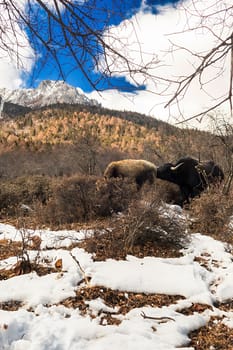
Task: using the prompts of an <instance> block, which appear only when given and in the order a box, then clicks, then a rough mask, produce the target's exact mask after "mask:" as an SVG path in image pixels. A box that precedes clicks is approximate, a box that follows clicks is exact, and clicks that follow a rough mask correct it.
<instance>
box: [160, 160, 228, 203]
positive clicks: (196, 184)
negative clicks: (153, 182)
mask: <svg viewBox="0 0 233 350" xmlns="http://www.w3.org/2000/svg"><path fill="white" fill-rule="evenodd" d="M157 177H158V178H159V179H162V180H166V181H169V182H173V183H175V184H177V185H178V186H179V188H180V193H181V199H180V201H179V202H177V203H176V204H179V205H181V206H183V204H184V203H185V202H187V203H189V202H190V199H191V198H194V197H196V196H198V195H200V194H201V192H202V191H204V190H205V189H206V188H207V187H208V186H209V185H210V184H218V183H220V182H221V181H222V180H223V179H224V173H223V171H222V169H221V168H220V167H219V166H218V165H217V164H215V163H214V162H213V161H211V160H210V161H204V162H198V160H196V159H194V158H191V157H185V158H181V159H179V160H178V161H177V162H176V163H175V164H172V163H166V164H163V165H162V166H160V167H158V169H157Z"/></svg>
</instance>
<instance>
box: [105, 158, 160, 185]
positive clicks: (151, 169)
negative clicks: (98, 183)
mask: <svg viewBox="0 0 233 350" xmlns="http://www.w3.org/2000/svg"><path fill="white" fill-rule="evenodd" d="M156 173H157V167H156V166H155V165H154V164H153V163H151V162H149V161H147V160H143V159H124V160H119V161H116V162H111V163H110V164H109V165H108V166H107V168H106V170H105V172H104V177H105V178H106V179H109V178H111V177H122V178H125V177H129V178H132V179H133V180H134V181H135V182H136V184H137V188H138V189H140V188H141V187H142V185H143V184H144V183H145V182H146V181H149V183H150V184H153V183H154V180H155V178H156Z"/></svg>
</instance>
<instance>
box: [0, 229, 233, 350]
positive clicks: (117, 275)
mask: <svg viewBox="0 0 233 350" xmlns="http://www.w3.org/2000/svg"><path fill="white" fill-rule="evenodd" d="M21 233H22V232H21ZM21 233H20V231H17V230H16V229H15V228H14V227H13V226H10V225H5V224H0V239H11V240H13V241H17V240H20V239H21ZM31 234H32V235H38V236H40V237H41V239H42V243H41V249H42V250H41V252H40V263H43V264H44V265H50V266H54V264H55V263H56V261H58V260H59V259H62V260H61V261H62V270H61V271H58V272H55V273H51V274H48V275H44V276H41V277H39V276H38V275H37V274H36V273H35V272H32V273H29V274H25V275H19V276H15V277H12V278H9V279H7V280H2V281H0V303H4V302H8V301H20V302H22V303H23V306H22V307H20V308H19V309H18V310H17V311H4V310H0V349H2V350H5V349H7V350H8V349H9V350H25V349H27V350H109V349H110V348H111V350H121V349H126V350H142V349H143V350H150V349H153V350H172V349H176V348H177V347H179V348H180V349H183V350H185V349H193V348H191V347H189V346H188V344H189V337H188V334H189V333H190V332H191V331H193V330H195V329H198V328H200V327H202V326H204V325H205V324H206V323H207V322H208V320H209V319H210V317H211V316H224V322H225V324H227V326H228V327H232V328H233V312H225V311H221V310H220V309H218V308H217V307H215V306H214V305H217V303H218V302H225V301H227V300H229V299H231V298H233V263H232V258H233V257H232V255H231V254H230V253H228V252H227V249H226V247H225V245H224V244H223V243H222V242H218V241H215V240H214V239H212V238H210V237H207V236H204V235H201V234H194V235H192V237H191V240H190V243H189V246H188V247H187V249H185V250H184V252H183V256H182V257H180V258H170V259H162V258H156V257H145V258H143V259H139V258H136V257H133V256H128V258H127V260H126V261H115V260H108V261H104V262H95V261H93V259H92V256H91V255H90V254H88V253H87V252H85V251H84V250H83V249H80V248H77V247H76V248H73V249H72V250H67V249H66V248H67V247H68V246H70V244H71V243H72V242H76V241H77V240H82V239H85V237H87V236H88V235H91V234H92V232H91V231H80V232H77V231H59V232H54V231H49V230H47V231H46V230H44V231H43V230H41V231H37V232H35V231H33V232H31ZM36 254H37V252H35V251H30V257H31V259H33V258H34V257H35V256H36ZM77 261H78V263H79V264H78V263H77ZM16 262H17V259H16V258H15V257H10V258H8V259H5V260H1V261H0V269H10V268H11V267H12V266H13V265H14V264H15V263H16ZM80 267H81V269H80ZM84 275H85V277H88V282H87V279H86V282H85V281H84V282H82V283H80V282H81V281H82V280H83V278H84ZM85 283H89V286H103V287H108V288H111V289H113V290H119V291H122V292H123V293H125V296H126V297H127V293H129V292H136V293H161V294H168V295H178V296H180V299H179V300H178V302H176V303H174V304H171V305H169V306H163V307H161V308H159V307H152V306H147V307H143V308H134V309H132V310H131V311H130V312H128V313H127V314H125V315H123V314H118V313H117V308H110V307H109V306H107V305H106V304H105V303H104V300H103V299H101V297H99V298H97V299H95V300H93V301H89V302H88V304H89V306H88V307H89V312H88V313H87V314H85V315H82V313H81V312H80V311H79V309H77V308H76V309H73V308H67V307H65V306H62V305H59V302H61V301H62V300H64V299H65V298H68V297H73V296H75V295H76V291H77V289H79V288H81V287H83V286H84V285H85ZM193 303H201V304H207V305H210V306H211V307H210V308H208V309H207V308H206V309H205V310H204V311H203V312H194V313H193V314H192V315H185V314H182V313H180V312H179V311H180V310H182V309H184V308H188V307H190V306H191V305H192V304H193ZM104 312H109V313H111V315H112V317H114V318H116V319H118V320H119V321H120V322H119V325H109V324H107V323H106V324H103V323H101V322H100V319H101V315H102V314H103V313H104ZM143 314H144V315H146V316H148V317H147V318H143V317H142V315H143ZM156 317H158V318H159V317H166V319H164V322H161V320H156V319H155V318H156Z"/></svg>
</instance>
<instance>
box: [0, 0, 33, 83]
mask: <svg viewBox="0 0 233 350" xmlns="http://www.w3.org/2000/svg"><path fill="white" fill-rule="evenodd" d="M24 5H25V0H21V1H18V2H17V6H18V8H19V7H20V9H21V11H23V10H24ZM9 6H11V5H10V4H9ZM0 13H1V17H0V25H1V29H2V28H6V30H5V31H1V45H0V62H1V64H0V87H5V88H9V89H14V88H18V87H19V86H21V85H23V75H24V74H25V73H29V72H30V70H31V69H32V66H33V64H34V52H33V50H32V48H31V46H30V43H29V40H28V38H27V36H26V34H25V33H24V31H23V30H22V29H21V28H20V27H19V25H18V24H17V22H16V21H15V19H14V16H12V13H10V12H8V10H7V9H6V6H5V5H4V4H1V5H0ZM9 15H11V16H12V17H11V18H10V17H9ZM4 44H7V50H6V49H4V47H5V45H4ZM5 48H6V47H5Z"/></svg>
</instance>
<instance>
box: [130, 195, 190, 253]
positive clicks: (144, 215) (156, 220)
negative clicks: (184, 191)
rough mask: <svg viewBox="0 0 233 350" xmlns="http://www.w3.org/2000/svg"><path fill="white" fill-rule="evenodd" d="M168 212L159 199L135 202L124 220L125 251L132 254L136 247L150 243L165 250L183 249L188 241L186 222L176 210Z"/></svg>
mask: <svg viewBox="0 0 233 350" xmlns="http://www.w3.org/2000/svg"><path fill="white" fill-rule="evenodd" d="M176 209H178V208H176ZM168 210H169V208H166V207H163V206H162V205H161V200H160V199H158V198H157V199H154V200H152V201H150V202H148V201H147V202H145V201H142V200H141V201H136V202H133V203H132V205H131V206H130V207H129V209H128V211H127V214H126V215H125V216H124V218H123V229H124V236H125V249H126V250H127V251H128V252H131V251H132V248H133V246H134V245H137V244H140V245H144V244H145V243H146V242H148V241H150V242H155V243H156V245H158V246H161V247H163V248H165V249H166V247H167V248H169V249H171V248H172V249H175V250H179V249H180V248H181V247H183V246H184V244H186V243H187V241H188V238H187V234H186V232H187V223H186V220H185V219H181V218H180V216H179V215H177V212H176V210H175V209H174V211H173V212H169V213H167V211H168ZM170 210H171V209H170Z"/></svg>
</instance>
